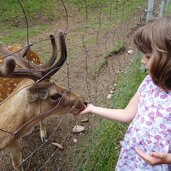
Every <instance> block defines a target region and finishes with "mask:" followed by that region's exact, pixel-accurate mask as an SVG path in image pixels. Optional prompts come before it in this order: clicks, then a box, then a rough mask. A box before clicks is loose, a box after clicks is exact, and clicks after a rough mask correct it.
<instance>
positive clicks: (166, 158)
mask: <svg viewBox="0 0 171 171" xmlns="http://www.w3.org/2000/svg"><path fill="white" fill-rule="evenodd" d="M135 151H136V152H137V154H138V155H139V156H140V157H141V158H142V159H143V160H144V161H146V162H147V163H148V164H150V165H151V166H153V165H157V164H169V163H171V154H170V153H161V152H151V153H150V154H146V153H144V152H142V151H141V150H140V149H139V148H138V147H135Z"/></svg>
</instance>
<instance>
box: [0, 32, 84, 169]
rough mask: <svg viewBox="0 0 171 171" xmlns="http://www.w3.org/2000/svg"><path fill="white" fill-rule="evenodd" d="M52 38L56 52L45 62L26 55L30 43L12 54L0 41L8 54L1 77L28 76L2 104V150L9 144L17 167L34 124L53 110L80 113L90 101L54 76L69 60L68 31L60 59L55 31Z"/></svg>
mask: <svg viewBox="0 0 171 171" xmlns="http://www.w3.org/2000/svg"><path fill="white" fill-rule="evenodd" d="M50 40H51V44H52V56H51V57H50V59H49V61H48V62H47V63H45V64H35V63H32V62H30V61H29V60H28V59H26V58H25V56H26V54H27V53H28V51H29V47H27V48H24V49H23V50H22V51H21V52H18V53H12V54H11V51H9V50H8V48H7V47H6V46H5V45H3V44H2V43H1V44H0V53H1V54H2V55H4V56H5V60H4V63H3V64H1V65H0V77H2V78H26V79H23V80H22V81H21V82H20V83H19V85H18V86H17V88H16V89H15V90H14V92H13V93H12V94H11V96H10V97H9V98H8V99H6V100H5V101H3V102H2V103H1V108H0V118H2V117H3V119H0V150H2V149H4V148H6V147H9V149H10V152H11V157H12V163H13V166H14V168H15V169H17V170H20V169H21V166H20V167H18V166H19V165H20V162H21V155H20V148H19V147H20V141H19V139H20V138H21V137H23V136H24V135H26V134H27V133H28V132H29V131H30V130H31V128H32V127H33V126H34V125H36V124H37V123H38V122H40V121H42V120H43V119H44V118H46V117H47V116H49V115H52V114H57V115H59V114H65V113H68V112H70V113H73V114H77V113H79V112H80V111H82V110H84V109H85V105H86V102H85V101H84V99H83V98H82V97H81V96H79V95H77V94H75V93H74V92H72V91H70V90H68V89H67V88H64V87H62V86H59V85H58V84H57V83H56V82H54V81H53V80H51V76H52V75H54V74H55V73H56V72H57V71H58V70H59V69H60V68H61V67H62V65H63V64H64V63H65V61H66V58H67V50H66V43H65V35H64V33H63V32H62V31H60V32H59V44H60V54H61V55H60V58H59V60H58V61H57V62H56V58H57V45H56V41H55V38H54V36H53V35H50ZM17 66H20V67H17ZM9 106H10V109H9ZM41 126H42V125H41ZM43 129H44V130H43V133H42V134H43V136H46V135H45V134H46V133H45V132H46V131H45V128H44V126H43ZM3 130H5V131H3ZM9 133H10V135H9Z"/></svg>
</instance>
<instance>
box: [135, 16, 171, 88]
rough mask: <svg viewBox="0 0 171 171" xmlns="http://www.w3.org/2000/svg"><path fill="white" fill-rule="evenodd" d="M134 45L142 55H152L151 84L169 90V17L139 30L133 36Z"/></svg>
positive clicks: (170, 80) (170, 75)
mask: <svg viewBox="0 0 171 171" xmlns="http://www.w3.org/2000/svg"><path fill="white" fill-rule="evenodd" d="M134 43H135V45H136V46H137V48H138V49H139V50H140V51H141V52H143V53H152V55H153V57H154V58H153V59H154V60H153V61H152V66H151V68H150V75H151V77H152V80H153V82H154V83H155V84H156V85H157V86H159V87H160V88H162V89H164V90H165V91H170V90H171V17H170V16H167V17H162V18H157V19H155V20H153V21H149V22H148V23H147V24H146V25H144V26H142V27H141V28H139V29H138V30H137V31H136V33H135V35H134Z"/></svg>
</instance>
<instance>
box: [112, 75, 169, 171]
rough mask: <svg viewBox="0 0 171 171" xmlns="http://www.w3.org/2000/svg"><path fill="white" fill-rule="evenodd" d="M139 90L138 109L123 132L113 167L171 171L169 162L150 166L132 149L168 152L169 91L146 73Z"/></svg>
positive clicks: (125, 170)
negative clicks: (160, 86)
mask: <svg viewBox="0 0 171 171" xmlns="http://www.w3.org/2000/svg"><path fill="white" fill-rule="evenodd" d="M138 92H139V93H140V102H139V105H138V110H137V113H136V115H135V118H134V119H133V121H132V122H131V124H130V126H129V128H128V130H127V132H126V135H125V138H124V141H123V144H122V149H121V152H120V156H119V160H118V163H117V165H116V168H115V171H171V165H170V164H169V165H168V164H161V165H155V166H150V165H149V164H147V163H146V162H145V161H144V160H142V159H141V157H139V155H138V154H137V153H136V152H135V150H134V147H139V148H140V149H141V150H142V151H144V152H145V153H150V152H152V151H157V152H170V153H171V91H170V92H169V93H166V92H164V91H162V90H160V89H159V88H158V87H157V86H156V85H155V84H154V83H153V81H152V79H151V77H150V76H147V77H146V78H145V79H144V81H143V82H142V83H141V85H140V87H139V89H138Z"/></svg>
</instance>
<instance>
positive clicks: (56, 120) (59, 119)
mask: <svg viewBox="0 0 171 171" xmlns="http://www.w3.org/2000/svg"><path fill="white" fill-rule="evenodd" d="M141 15H142V11H141V10H139V12H137V13H136V17H132V18H131V19H128V20H127V21H125V22H124V23H122V24H120V25H118V26H117V27H115V29H114V30H112V31H111V28H112V26H110V23H109V29H108V32H107V33H106V34H105V35H103V34H101V35H100V36H99V37H98V30H97V29H91V28H90V29H88V30H86V31H85V30H84V32H82V33H80V32H74V31H73V30H74V29H76V28H77V27H78V26H79V25H81V24H82V23H84V21H83V19H81V18H80V17H78V18H75V16H74V14H72V15H71V13H70V18H69V19H70V21H69V25H68V26H67V28H66V30H67V32H68V35H67V36H68V37H67V47H68V51H71V50H72V51H74V49H75V50H77V48H78V47H79V46H81V48H80V49H78V51H77V54H76V56H75V57H72V59H69V60H68V63H69V65H67V64H65V65H64V66H63V68H62V69H61V70H60V71H59V72H58V73H57V74H56V75H55V76H54V77H53V79H54V80H56V81H57V82H59V83H60V84H62V85H64V86H66V87H72V90H73V91H75V92H77V93H78V94H80V95H81V96H84V97H85V98H86V99H87V101H89V102H91V103H94V104H97V105H101V106H104V105H105V101H107V95H108V94H109V93H110V91H111V90H112V89H113V88H114V83H115V79H116V77H117V75H118V74H120V73H121V72H124V71H126V69H127V68H128V67H129V65H130V64H131V62H132V61H133V60H134V55H135V48H134V46H133V43H132V36H133V33H134V30H133V29H134V28H135V27H136V26H137V24H138V23H139V17H140V16H141ZM134 16H135V15H134ZM61 25H64V26H65V25H66V22H65V21H64V20H59V21H58V22H55V23H53V27H52V28H51V30H48V31H46V33H43V34H42V32H41V31H40V34H39V35H38V36H36V37H34V38H31V40H32V41H33V42H34V41H35V40H41V39H43V38H45V37H46V36H47V35H48V34H49V33H55V34H56V35H57V31H58V30H59V29H61V28H59V26H61ZM64 28H65V27H64ZM72 31H73V32H72ZM122 31H123V32H124V36H123V35H120V33H121V32H122ZM113 32H114V34H113ZM95 34H96V35H97V37H98V43H97V42H96V43H95V44H91V45H87V44H86V43H85V42H84V38H85V39H86V38H87V36H92V35H95ZM71 37H72V39H71ZM118 38H122V39H124V48H123V49H122V50H121V51H120V52H119V53H118V54H114V52H113V54H112V53H111V54H110V53H109V52H110V51H109V50H108V49H110V47H108V46H110V45H111V44H112V43H111V41H112V40H111V39H116V40H118ZM84 43H85V46H84ZM40 46H42V45H39V46H37V47H35V50H39V52H40V54H41V48H42V47H40ZM44 48H45V47H44ZM104 49H105V55H99V54H100V52H99V51H103V50H104ZM128 50H132V52H133V53H132V52H131V53H128ZM87 51H88V52H87ZM109 54H110V55H109ZM68 55H70V52H68ZM71 56H72V55H71ZM104 59H105V60H106V61H105V62H106V63H105V64H104V65H103V68H102V70H101V71H100V73H99V75H98V77H96V78H95V79H94V76H93V72H94V66H95V65H96V64H97V63H98V62H99V61H102V60H104ZM70 61H71V62H70ZM68 66H69V67H68ZM68 71H69V75H68ZM115 88H117V87H115ZM85 118H88V120H89V121H88V122H83V119H85ZM97 121H98V120H97V118H96V117H95V116H94V115H88V116H80V117H74V116H73V115H72V114H66V115H62V116H55V117H53V118H51V117H49V118H48V119H46V121H45V124H46V127H47V130H48V136H49V139H48V142H47V143H43V144H42V142H41V140H40V137H39V128H38V127H36V128H35V131H34V132H33V133H32V134H31V135H29V136H27V137H25V138H23V146H22V148H23V150H22V151H23V158H24V159H25V162H24V163H23V164H24V167H25V168H26V170H28V171H30V170H42V171H57V170H60V171H71V170H74V166H72V164H70V163H69V161H70V160H69V159H70V156H71V154H74V150H76V146H77V145H78V144H79V142H80V139H82V138H85V137H86V136H87V135H88V133H89V130H90V129H91V128H92V127H93V126H95V125H96V124H97ZM76 124H77V125H82V126H85V128H86V130H85V131H84V132H83V133H80V134H74V133H73V132H72V128H73V127H74V125H76ZM75 140H77V141H78V142H74V141H75ZM51 142H57V143H59V144H61V145H63V147H64V149H63V150H61V149H59V148H57V147H55V146H53V145H52V144H51ZM77 149H78V148H77ZM77 157H78V156H77ZM80 157H81V155H80ZM0 170H3V171H9V170H13V169H12V166H11V161H10V157H9V154H8V152H6V151H2V152H1V153H0Z"/></svg>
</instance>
